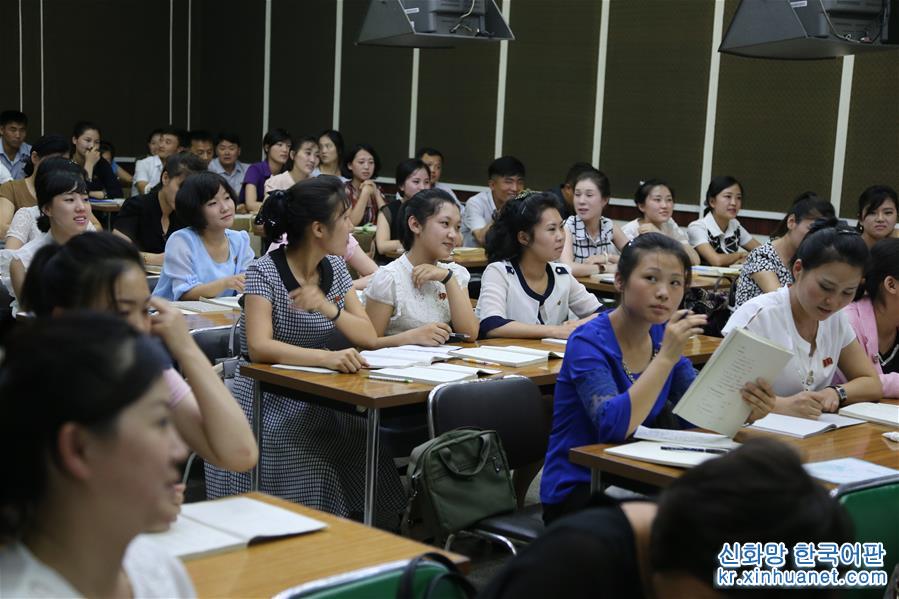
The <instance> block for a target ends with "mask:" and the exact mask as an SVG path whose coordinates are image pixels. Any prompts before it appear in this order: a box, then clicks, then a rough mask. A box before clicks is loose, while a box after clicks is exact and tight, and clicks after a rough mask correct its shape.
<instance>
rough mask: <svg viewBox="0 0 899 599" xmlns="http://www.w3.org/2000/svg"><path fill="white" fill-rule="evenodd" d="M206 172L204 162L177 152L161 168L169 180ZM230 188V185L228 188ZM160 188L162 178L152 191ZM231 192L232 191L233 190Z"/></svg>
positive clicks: (186, 153) (190, 155) (188, 154)
mask: <svg viewBox="0 0 899 599" xmlns="http://www.w3.org/2000/svg"><path fill="white" fill-rule="evenodd" d="M205 171H206V161H205V160H203V159H202V158H200V157H199V156H196V155H194V154H191V153H190V152H178V153H177V154H172V155H171V156H169V157H168V158H166V161H165V166H163V167H162V172H163V173H165V174H166V175H168V176H169V179H174V178H175V177H180V176H181V175H193V174H195V173H202V172H205ZM228 187H229V188H230V185H229V186H228ZM161 188H162V177H160V178H159V183H157V184H156V185H155V186H154V187H153V189H154V190H157V189H161ZM231 191H234V190H233V189H232V190H231Z"/></svg>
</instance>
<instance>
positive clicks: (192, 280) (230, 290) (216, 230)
mask: <svg viewBox="0 0 899 599" xmlns="http://www.w3.org/2000/svg"><path fill="white" fill-rule="evenodd" d="M234 204H235V198H234V192H233V191H231V187H230V186H229V185H228V184H227V182H226V181H225V180H224V179H223V178H222V176H221V175H218V174H216V173H209V172H204V173H197V174H195V175H191V176H189V177H188V178H187V179H185V181H184V183H183V184H182V185H181V189H180V190H178V195H177V196H175V212H176V213H177V214H178V217H179V218H180V219H182V220H183V221H184V222H185V223H186V224H187V225H188V226H187V227H186V228H184V229H181V230H180V231H175V232H174V233H172V236H171V237H169V240H168V241H167V242H166V244H165V261H164V262H163V265H162V275H161V276H160V277H159V283H157V284H156V289H154V290H153V295H156V296H159V297H164V298H166V299H168V300H173V301H176V300H197V299H200V298H201V297H220V296H228V295H234V294H235V293H242V292H243V286H244V273H245V272H246V270H247V266H249V265H250V262H252V261H253V250H252V249H251V248H250V236H249V235H247V232H246V231H232V230H231V229H230V227H231V225H232V224H233V223H234Z"/></svg>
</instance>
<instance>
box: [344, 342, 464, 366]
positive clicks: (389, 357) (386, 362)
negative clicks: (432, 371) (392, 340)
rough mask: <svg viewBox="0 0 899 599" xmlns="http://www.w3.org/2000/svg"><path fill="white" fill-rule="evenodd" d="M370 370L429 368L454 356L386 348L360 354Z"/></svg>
mask: <svg viewBox="0 0 899 599" xmlns="http://www.w3.org/2000/svg"><path fill="white" fill-rule="evenodd" d="M360 353H361V354H362V357H363V358H365V361H366V362H368V367H369V368H407V367H410V366H427V365H429V364H433V363H434V362H439V361H442V360H449V359H450V358H451V357H452V356H450V354H449V353H443V352H427V351H414V350H407V349H400V348H398V347H385V348H383V349H375V350H365V351H362V352H360Z"/></svg>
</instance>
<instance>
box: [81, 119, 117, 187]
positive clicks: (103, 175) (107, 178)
mask: <svg viewBox="0 0 899 599" xmlns="http://www.w3.org/2000/svg"><path fill="white" fill-rule="evenodd" d="M72 161H73V162H75V164H77V165H79V166H80V167H82V168H83V169H84V173H85V180H86V181H87V194H88V195H89V196H90V197H92V198H99V199H103V198H121V197H124V194H123V193H122V186H121V185H120V184H119V180H118V179H117V178H116V176H115V175H114V174H113V172H112V166H110V164H109V163H108V162H106V159H105V158H103V157H102V156H100V128H99V127H97V126H96V125H94V124H93V123H89V122H87V121H81V122H79V123H76V124H75V129H74V130H73V131H72Z"/></svg>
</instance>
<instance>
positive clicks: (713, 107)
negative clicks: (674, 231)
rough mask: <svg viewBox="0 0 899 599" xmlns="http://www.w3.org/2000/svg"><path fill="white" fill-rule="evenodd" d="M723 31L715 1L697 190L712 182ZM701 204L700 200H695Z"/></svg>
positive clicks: (718, 4)
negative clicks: (700, 171) (699, 175)
mask: <svg viewBox="0 0 899 599" xmlns="http://www.w3.org/2000/svg"><path fill="white" fill-rule="evenodd" d="M723 30H724V0H715V15H714V17H713V19H712V56H711V59H710V60H709V94H708V99H707V101H706V109H705V140H704V142H703V144H702V175H701V179H700V183H699V189H701V190H704V189H707V188H708V185H709V182H710V181H711V180H712V158H713V157H714V155H715V123H716V119H717V117H718V75H719V73H720V70H721V55H720V54H719V53H718V46H720V45H721V37H722V35H723V33H722V31H723ZM697 200H698V201H699V202H700V204H701V203H702V198H697Z"/></svg>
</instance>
